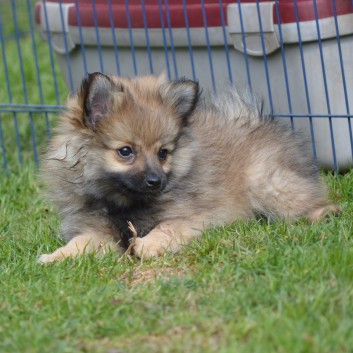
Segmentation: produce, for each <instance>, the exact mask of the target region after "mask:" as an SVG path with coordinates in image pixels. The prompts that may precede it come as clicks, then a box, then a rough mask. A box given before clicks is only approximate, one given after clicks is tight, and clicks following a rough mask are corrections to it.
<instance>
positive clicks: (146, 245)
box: [134, 230, 180, 259]
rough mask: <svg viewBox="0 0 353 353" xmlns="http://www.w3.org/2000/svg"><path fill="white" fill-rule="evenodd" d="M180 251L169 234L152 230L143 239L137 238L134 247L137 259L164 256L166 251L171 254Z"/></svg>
mask: <svg viewBox="0 0 353 353" xmlns="http://www.w3.org/2000/svg"><path fill="white" fill-rule="evenodd" d="M179 250H180V245H179V244H178V243H177V242H176V240H175V239H174V238H173V237H172V236H171V234H170V232H165V231H163V230H153V231H152V232H150V233H149V234H147V235H146V236H145V237H143V238H137V239H136V242H135V245H134V255H135V256H137V257H139V258H144V259H150V258H153V257H157V256H162V255H164V254H165V253H166V252H167V251H171V252H173V253H175V252H177V251H179Z"/></svg>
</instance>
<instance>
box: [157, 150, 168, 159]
mask: <svg viewBox="0 0 353 353" xmlns="http://www.w3.org/2000/svg"><path fill="white" fill-rule="evenodd" d="M167 156H168V150H167V149H166V148H161V149H160V150H159V152H158V159H159V160H160V161H165V160H166V159H167Z"/></svg>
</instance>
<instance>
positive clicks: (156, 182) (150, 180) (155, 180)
mask: <svg viewBox="0 0 353 353" xmlns="http://www.w3.org/2000/svg"><path fill="white" fill-rule="evenodd" d="M161 184H162V179H161V177H160V176H159V175H157V174H150V175H147V177H146V185H147V186H148V187H149V188H151V189H159V188H160V186H161Z"/></svg>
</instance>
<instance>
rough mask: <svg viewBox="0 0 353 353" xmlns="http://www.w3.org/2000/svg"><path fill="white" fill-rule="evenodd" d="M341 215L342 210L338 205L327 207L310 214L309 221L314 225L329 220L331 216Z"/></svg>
mask: <svg viewBox="0 0 353 353" xmlns="http://www.w3.org/2000/svg"><path fill="white" fill-rule="evenodd" d="M340 213H341V209H340V208H339V207H338V206H337V205H333V204H331V205H327V206H325V207H320V208H318V209H316V210H315V211H313V212H311V213H310V214H309V217H308V219H309V221H311V222H312V223H314V222H317V221H319V220H322V219H325V218H329V216H330V215H333V216H338V215H339V214H340Z"/></svg>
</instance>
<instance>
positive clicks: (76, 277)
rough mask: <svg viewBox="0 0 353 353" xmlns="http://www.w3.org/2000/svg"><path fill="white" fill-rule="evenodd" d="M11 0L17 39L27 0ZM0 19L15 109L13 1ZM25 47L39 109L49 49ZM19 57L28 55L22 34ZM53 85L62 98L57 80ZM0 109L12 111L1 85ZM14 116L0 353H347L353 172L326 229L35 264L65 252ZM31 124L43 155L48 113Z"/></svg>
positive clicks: (4, 117) (243, 229) (2, 198)
mask: <svg viewBox="0 0 353 353" xmlns="http://www.w3.org/2000/svg"><path fill="white" fill-rule="evenodd" d="M16 3H17V4H18V6H19V7H18V12H19V16H20V26H21V30H23V31H24V32H26V30H28V23H29V22H28V21H29V19H28V17H26V16H25V14H26V11H25V10H26V5H27V2H25V1H23V2H21V1H17V2H16ZM0 14H1V15H0V16H1V19H2V22H1V23H2V26H3V27H2V30H3V33H4V34H5V35H6V37H7V38H8V39H7V41H6V43H5V51H6V56H7V61H8V64H9V70H10V84H11V90H12V101H13V102H15V103H24V95H23V87H22V82H21V76H20V73H19V71H20V67H19V61H18V51H17V45H16V41H14V39H11V35H12V34H13V33H14V27H13V23H12V21H11V18H12V17H11V16H12V11H11V6H10V2H0ZM5 19H6V20H7V21H5ZM36 46H37V50H38V52H39V53H40V71H41V77H42V80H43V87H44V90H43V93H44V103H45V104H56V103H57V100H56V96H55V89H54V83H53V81H52V80H53V78H52V70H51V63H50V58H49V55H48V51H47V47H46V45H45V43H42V42H41V41H40V40H39V39H38V38H36ZM21 48H22V51H23V53H24V57H26V58H28V57H30V56H31V55H33V43H32V40H31V37H30V35H28V34H27V35H25V36H24V37H21ZM35 70H36V69H35V67H33V61H31V60H26V61H25V63H24V71H25V77H26V84H27V87H28V102H30V103H32V104H37V103H40V102H41V101H40V95H39V92H38V85H37V77H36V71H35ZM56 70H57V68H56ZM57 72H59V71H58V70H57ZM0 81H1V82H6V78H5V74H4V62H3V61H2V60H0ZM58 87H59V92H60V99H59V101H60V103H62V102H63V98H64V97H65V95H66V89H65V86H64V83H63V80H62V78H60V77H58ZM0 103H9V100H8V94H7V91H6V89H5V88H4V85H3V89H1V90H0ZM16 117H17V120H18V124H19V134H20V139H21V146H22V152H23V160H24V162H23V165H19V163H18V150H17V147H16V142H15V127H14V115H13V114H12V113H1V114H0V119H1V120H0V121H1V126H2V129H3V134H4V137H5V141H4V142H5V146H6V153H7V155H6V156H7V162H8V174H9V176H8V177H7V176H5V170H4V168H3V165H1V167H0V168H2V169H0V238H1V239H0V352H6V353H7V352H9V353H10V352H11V353H24V352H25V353H27V352H29V353H31V352H41V353H42V352H55V353H64V352H65V353H68V352H94V353H103V352H104V353H129V352H136V353H141V352H142V353H143V352H175V353H177V352H180V353H197V352H200V353H201V352H202V353H207V352H217V353H218V352H220V353H223V352H224V353H234V352H241V353H243V352H244V353H257V352H259V353H266V352H271V353H272V352H283V353H292V352H293V353H295V352H303V353H304V352H307V353H326V352H327V353H340V352H342V353H343V352H350V353H351V352H353V334H352V332H353V230H352V216H353V206H352V205H353V203H352V201H353V171H351V172H350V173H347V174H345V175H339V176H338V177H335V176H333V175H331V174H327V175H325V180H326V182H327V184H328V186H329V190H330V193H331V198H332V200H333V201H335V202H337V203H338V204H340V205H341V207H342V210H343V212H342V215H340V216H339V217H336V218H331V219H329V220H328V221H326V222H321V223H318V224H315V225H310V224H308V223H307V222H305V221H301V222H297V223H296V224H292V225H290V224H286V223H284V222H276V223H274V224H267V223H266V222H264V221H263V222H255V221H254V222H249V223H244V222H237V223H235V224H234V225H232V226H230V227H227V228H218V229H215V230H211V231H208V232H207V233H205V234H204V236H203V237H202V239H199V240H197V241H195V242H194V243H193V244H191V245H190V246H189V247H187V248H186V249H185V251H184V252H183V253H182V254H178V255H175V256H171V255H166V256H165V257H163V258H160V259H156V260H151V261H145V262H143V263H141V262H140V261H139V260H137V259H135V258H133V257H130V258H120V257H119V256H118V255H114V254H108V255H106V256H105V257H94V256H86V257H83V258H80V259H76V260H66V261H65V262H63V263H61V264H55V265H49V266H42V265H40V264H38V262H37V259H38V256H39V255H40V254H41V253H47V252H50V251H53V250H54V249H56V248H57V247H58V246H59V245H61V244H62V241H61V240H60V239H59V238H58V236H57V234H58V227H59V219H58V217H57V215H56V213H55V211H54V210H53V209H52V206H51V205H50V204H49V203H48V202H46V201H45V197H44V196H43V195H42V193H43V187H42V185H41V183H40V181H39V179H38V178H37V167H36V166H35V165H34V162H33V146H32V138H31V132H30V123H29V122H30V116H29V114H28V113H21V114H17V115H16ZM32 118H33V120H34V126H35V132H36V141H37V143H38V145H39V150H40V149H42V148H43V147H44V146H45V145H46V142H47V135H46V124H45V115H44V114H33V116H32ZM48 118H49V120H50V123H51V124H55V119H56V118H55V116H54V115H50V116H49V117H48ZM3 158H4V156H3V155H2V160H0V163H3Z"/></svg>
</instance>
